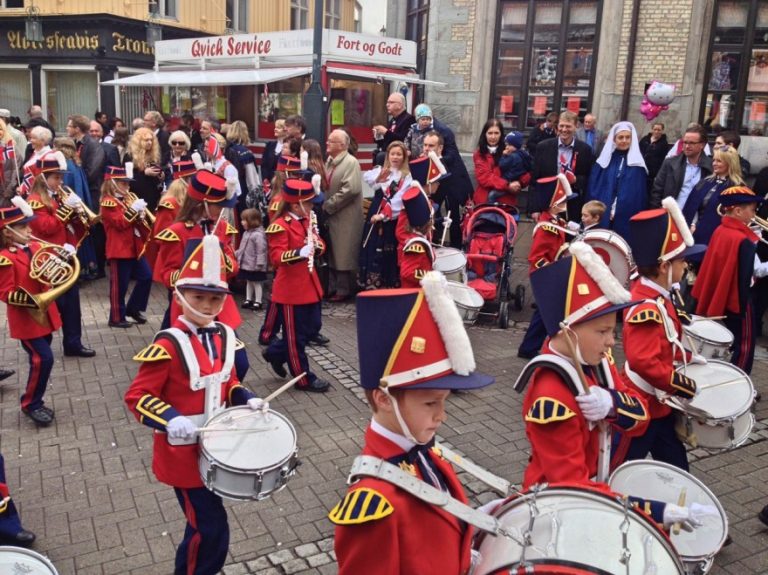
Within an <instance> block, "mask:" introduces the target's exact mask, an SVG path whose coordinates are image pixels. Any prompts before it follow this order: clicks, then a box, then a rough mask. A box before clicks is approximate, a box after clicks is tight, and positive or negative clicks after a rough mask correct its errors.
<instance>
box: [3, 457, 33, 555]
mask: <svg viewBox="0 0 768 575" xmlns="http://www.w3.org/2000/svg"><path fill="white" fill-rule="evenodd" d="M34 542H35V534H34V533H32V532H31V531H27V530H26V529H24V528H23V527H22V526H21V518H20V517H19V512H18V511H17V510H16V504H15V503H14V502H13V499H11V493H10V491H9V489H8V484H7V483H6V482H5V459H3V455H2V454H0V545H16V546H19V547H29V546H31V545H32V543H34Z"/></svg>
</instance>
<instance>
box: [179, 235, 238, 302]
mask: <svg viewBox="0 0 768 575" xmlns="http://www.w3.org/2000/svg"><path fill="white" fill-rule="evenodd" d="M174 286H175V287H176V289H178V290H183V289H185V288H192V289H197V290H202V291H210V292H216V293H231V292H230V291H229V284H228V283H227V266H226V261H225V259H224V252H223V251H222V250H221V245H220V243H219V238H218V237H217V236H216V235H215V234H208V235H206V236H203V239H202V241H201V242H200V243H199V244H197V246H196V247H195V248H194V249H193V250H192V252H191V253H190V254H189V256H188V257H187V259H186V261H185V262H184V265H183V266H182V268H181V270H180V271H179V277H178V278H177V279H176V283H175V284H174Z"/></svg>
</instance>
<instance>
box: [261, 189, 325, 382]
mask: <svg viewBox="0 0 768 575" xmlns="http://www.w3.org/2000/svg"><path fill="white" fill-rule="evenodd" d="M280 196H281V198H282V199H281V205H280V208H279V209H278V210H277V212H276V214H277V216H276V217H275V218H274V219H273V220H272V223H270V224H269V227H268V228H267V242H268V244H269V261H270V263H271V264H272V267H273V268H274V269H275V280H274V282H273V284H272V301H271V303H270V306H271V307H273V308H275V313H276V320H275V321H276V322H277V325H281V326H282V330H283V335H282V338H275V339H273V340H272V341H271V343H270V344H269V347H267V349H265V350H264V351H263V352H262V357H263V358H264V360H265V361H266V362H267V363H268V364H269V365H270V367H271V368H272V371H273V372H274V373H275V375H277V376H278V377H281V378H284V377H286V375H287V372H286V370H285V366H284V365H283V364H285V363H286V362H288V369H289V370H290V372H291V375H293V376H294V377H296V376H298V375H299V374H300V373H302V372H304V373H306V375H305V376H304V377H302V378H301V380H299V381H298V382H296V384H295V388H296V389H299V390H302V391H310V392H319V393H323V392H326V391H328V389H329V388H330V384H329V383H328V382H327V381H325V380H322V379H319V378H318V377H317V376H316V375H315V374H314V373H312V372H311V371H310V369H309V360H308V359H307V354H306V352H305V348H306V345H307V341H308V339H309V338H310V337H311V336H312V335H313V334H316V333H319V332H320V326H321V323H322V316H321V312H320V305H321V304H320V301H321V300H322V299H323V288H322V287H321V285H320V279H319V278H318V275H317V270H316V269H315V267H314V257H315V256H316V255H319V254H321V253H322V252H323V251H324V250H325V244H324V243H323V241H322V239H321V238H320V234H319V233H318V230H317V229H316V226H315V225H313V222H312V220H313V218H312V216H311V214H312V199H313V198H314V197H315V188H314V187H313V186H312V183H311V182H307V181H304V180H298V179H288V180H286V181H285V184H283V189H282V190H281V194H280ZM262 329H263V328H262Z"/></svg>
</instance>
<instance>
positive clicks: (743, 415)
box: [666, 359, 755, 451]
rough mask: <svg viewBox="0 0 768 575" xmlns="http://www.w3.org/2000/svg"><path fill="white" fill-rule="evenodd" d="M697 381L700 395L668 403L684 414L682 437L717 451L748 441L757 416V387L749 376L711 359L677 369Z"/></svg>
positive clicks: (680, 428)
mask: <svg viewBox="0 0 768 575" xmlns="http://www.w3.org/2000/svg"><path fill="white" fill-rule="evenodd" d="M677 371H679V372H680V373H683V374H685V375H687V376H688V377H691V378H693V379H694V380H696V388H697V389H696V396H695V397H694V398H693V399H691V400H690V401H689V402H688V403H682V402H681V401H680V400H679V399H677V398H675V397H671V398H669V399H667V400H666V402H667V403H668V404H669V405H671V406H672V407H674V408H675V409H678V410H679V411H680V412H681V413H680V414H679V415H678V419H677V425H676V429H677V433H678V436H680V439H682V440H683V441H685V442H686V443H688V444H690V445H691V447H694V448H695V447H703V448H705V449H710V450H713V451H721V450H725V449H733V448H734V447H738V446H739V445H741V444H742V443H744V442H745V441H746V440H747V438H748V437H749V434H750V433H751V432H752V427H753V426H754V424H755V417H754V415H752V412H751V408H752V404H753V403H754V401H755V388H754V386H753V385H752V380H751V379H750V378H749V376H748V375H747V374H746V373H744V372H743V371H742V370H740V369H739V368H738V367H736V366H735V365H732V364H730V363H726V362H724V361H718V360H716V359H712V360H709V361H708V362H707V364H706V365H700V364H688V366H686V367H683V366H681V367H679V368H678V369H677Z"/></svg>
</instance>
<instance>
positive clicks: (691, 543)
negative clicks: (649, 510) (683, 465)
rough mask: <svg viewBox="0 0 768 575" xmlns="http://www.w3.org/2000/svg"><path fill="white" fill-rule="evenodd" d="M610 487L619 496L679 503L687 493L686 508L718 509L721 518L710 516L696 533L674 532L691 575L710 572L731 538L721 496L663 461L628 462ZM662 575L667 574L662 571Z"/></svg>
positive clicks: (615, 476)
mask: <svg viewBox="0 0 768 575" xmlns="http://www.w3.org/2000/svg"><path fill="white" fill-rule="evenodd" d="M608 484H609V485H610V486H611V489H613V490H614V491H617V492H619V493H624V494H627V495H634V496H636V497H642V498H644V499H655V500H656V501H669V502H672V503H677V501H678V500H679V498H680V494H681V492H682V491H683V490H685V505H686V506H690V505H691V503H700V504H702V505H712V506H714V507H716V508H717V511H718V513H719V517H706V518H705V519H704V521H703V523H704V524H703V525H702V526H701V527H697V528H696V529H695V530H693V531H692V532H688V531H685V530H684V529H681V530H680V533H678V534H675V533H670V538H671V539H672V543H674V544H675V549H677V552H678V553H679V554H680V555H681V557H682V558H683V562H684V563H685V566H686V572H688V573H706V572H707V571H709V569H710V567H711V566H712V561H713V560H714V557H715V554H716V553H717V552H718V551H720V548H721V547H722V546H723V543H725V539H726V537H727V536H728V516H727V515H726V514H725V509H723V506H722V505H720V502H719V501H718V500H717V497H715V496H714V494H713V493H712V492H711V491H710V490H709V489H707V486H706V485H704V484H703V483H702V482H701V481H699V480H698V479H696V478H695V477H694V476H693V475H691V474H690V473H687V472H685V471H683V470H682V469H679V468H677V467H675V466H674V465H670V464H669V463H663V462H661V461H643V460H638V461H628V462H626V463H624V464H622V465H620V466H619V467H617V468H616V470H615V471H614V472H613V473H612V474H611V477H610V479H609V480H608ZM659 573H663V571H660V572H659Z"/></svg>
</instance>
